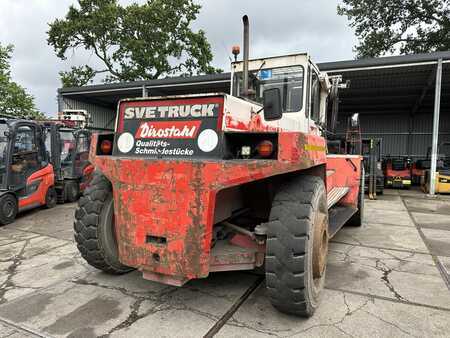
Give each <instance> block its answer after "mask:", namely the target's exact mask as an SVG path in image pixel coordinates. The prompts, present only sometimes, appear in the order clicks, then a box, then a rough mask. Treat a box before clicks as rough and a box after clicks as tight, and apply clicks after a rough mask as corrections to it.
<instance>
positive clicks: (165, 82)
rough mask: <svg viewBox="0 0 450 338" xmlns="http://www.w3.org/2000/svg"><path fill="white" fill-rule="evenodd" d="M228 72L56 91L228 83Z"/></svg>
mask: <svg viewBox="0 0 450 338" xmlns="http://www.w3.org/2000/svg"><path fill="white" fill-rule="evenodd" d="M229 82H230V73H220V74H209V75H198V76H190V77H186V76H179V77H167V78H165V79H157V80H147V81H132V82H119V83H108V84H99V85H90V86H82V87H69V88H60V89H58V93H59V94H62V95H65V94H74V93H95V92H107V91H110V92H113V91H121V90H124V89H125V90H126V89H128V90H136V89H138V90H142V87H144V86H145V87H146V88H160V87H172V86H190V85H196V86H198V85H201V84H204V83H209V84H213V83H229Z"/></svg>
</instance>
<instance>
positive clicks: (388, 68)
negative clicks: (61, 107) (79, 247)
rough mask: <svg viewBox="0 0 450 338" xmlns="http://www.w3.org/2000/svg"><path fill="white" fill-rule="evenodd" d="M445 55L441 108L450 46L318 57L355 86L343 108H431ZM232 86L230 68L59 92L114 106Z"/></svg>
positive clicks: (446, 101) (449, 96)
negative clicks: (138, 99)
mask: <svg viewBox="0 0 450 338" xmlns="http://www.w3.org/2000/svg"><path fill="white" fill-rule="evenodd" d="M438 59H443V60H444V62H445V63H444V71H443V72H444V73H443V75H444V76H443V84H442V104H441V110H442V112H444V113H446V112H449V113H450V51H447V52H436V53H428V54H414V55H403V56H390V57H381V58H371V59H360V60H349V61H337V62H326V63H319V64H318V67H319V68H320V69H321V70H322V71H327V72H329V73H331V74H341V75H342V76H343V79H344V81H347V80H349V81H350V82H351V84H350V88H349V89H346V90H342V91H341V93H340V98H341V106H340V113H343V114H350V113H354V112H358V113H361V114H365V113H368V114H374V113H377V114H379V113H397V114H398V113H401V114H403V113H405V114H411V113H413V114H416V113H431V111H432V109H433V102H434V70H435V68H436V66H435V64H436V63H437V60H438ZM144 87H145V88H146V90H148V92H149V95H150V96H165V95H184V94H196V93H211V92H229V89H230V73H221V74H211V75H199V76H192V77H173V78H165V79H158V80H149V81H135V82H128V83H111V84H102V85H93V86H84V87H75V88H63V89H59V91H58V93H59V94H60V97H61V98H62V99H63V100H64V99H74V100H77V101H82V102H86V103H89V104H93V105H98V106H103V107H105V108H108V109H115V108H116V104H117V102H118V101H119V100H120V99H124V98H133V97H140V96H142V93H143V88H144Z"/></svg>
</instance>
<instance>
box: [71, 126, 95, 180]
mask: <svg viewBox="0 0 450 338" xmlns="http://www.w3.org/2000/svg"><path fill="white" fill-rule="evenodd" d="M90 136H91V135H90V132H89V131H86V130H79V131H77V132H75V140H76V147H75V154H74V155H75V156H74V161H73V178H80V177H82V176H83V170H84V169H85V168H86V166H88V165H89V164H90V162H89V148H90V140H91V137H90Z"/></svg>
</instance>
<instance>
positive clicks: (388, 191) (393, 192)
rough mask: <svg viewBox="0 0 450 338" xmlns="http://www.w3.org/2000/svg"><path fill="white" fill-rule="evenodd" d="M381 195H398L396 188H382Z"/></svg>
mask: <svg viewBox="0 0 450 338" xmlns="http://www.w3.org/2000/svg"><path fill="white" fill-rule="evenodd" d="M381 196H383V197H385V196H400V194H399V193H398V190H397V189H384V190H383V195H381Z"/></svg>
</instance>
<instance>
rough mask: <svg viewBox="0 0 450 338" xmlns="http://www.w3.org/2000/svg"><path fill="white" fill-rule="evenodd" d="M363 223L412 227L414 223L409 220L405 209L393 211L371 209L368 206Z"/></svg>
mask: <svg viewBox="0 0 450 338" xmlns="http://www.w3.org/2000/svg"><path fill="white" fill-rule="evenodd" d="M403 208H404V207H403ZM364 223H365V224H374V223H375V224H388V225H400V226H409V227H413V226H414V223H413V222H412V221H411V218H410V217H409V214H408V212H407V211H406V210H405V209H401V208H399V209H398V210H396V211H395V210H389V209H384V208H378V207H377V208H373V207H371V206H370V205H369V206H366V207H365V210H364Z"/></svg>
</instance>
